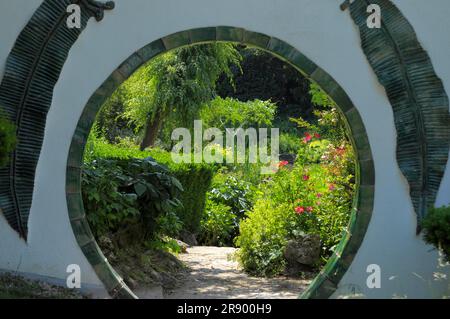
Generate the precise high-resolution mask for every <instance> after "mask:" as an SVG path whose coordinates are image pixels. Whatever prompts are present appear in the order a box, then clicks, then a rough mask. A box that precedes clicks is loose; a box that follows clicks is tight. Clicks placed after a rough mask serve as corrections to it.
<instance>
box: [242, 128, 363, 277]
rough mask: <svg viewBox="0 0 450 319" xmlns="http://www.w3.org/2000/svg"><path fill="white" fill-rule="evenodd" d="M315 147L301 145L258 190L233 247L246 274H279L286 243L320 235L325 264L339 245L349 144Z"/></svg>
mask: <svg viewBox="0 0 450 319" xmlns="http://www.w3.org/2000/svg"><path fill="white" fill-rule="evenodd" d="M311 136H312V135H311ZM314 142H319V137H316V138H315V140H313V139H310V138H308V140H307V142H306V143H303V144H301V145H302V150H301V152H299V153H300V154H301V156H299V158H298V160H297V161H296V163H295V165H294V166H293V167H289V166H288V165H287V163H284V162H281V163H280V169H279V171H278V172H277V173H276V174H275V175H274V176H272V177H271V179H269V180H267V181H265V182H263V183H262V184H261V185H260V187H259V196H258V198H257V201H256V203H255V206H254V208H253V210H251V211H250V212H249V213H248V214H247V218H246V219H245V220H244V221H242V222H241V226H240V235H239V237H238V238H237V241H236V243H237V245H238V246H239V247H240V248H241V249H240V251H239V253H238V254H239V260H240V262H241V264H242V266H243V267H244V269H245V270H246V271H248V272H250V273H253V274H255V275H263V276H267V275H275V274H278V273H280V272H281V271H282V270H283V267H284V262H285V261H284V258H283V250H284V247H285V243H286V242H287V241H288V240H290V239H295V238H298V237H300V236H301V235H303V234H305V233H314V234H319V235H320V238H321V245H322V253H321V256H322V260H323V262H325V261H326V259H327V258H328V257H329V256H330V255H331V254H332V253H333V250H334V248H335V247H336V245H337V244H338V243H339V241H340V239H341V236H342V232H343V230H344V229H345V227H346V226H347V224H348V220H349V217H350V213H351V205H352V198H353V191H354V176H353V174H354V173H353V165H352V163H353V152H352V149H351V147H350V145H349V144H347V143H344V144H343V145H342V146H339V147H336V146H334V145H332V144H330V143H329V142H326V141H325V142H323V145H327V146H326V147H325V146H323V145H315V144H317V143H314ZM319 146H320V147H319ZM317 160H319V162H316V161H317ZM310 161H312V162H310ZM349 163H350V164H349ZM349 167H350V169H349Z"/></svg>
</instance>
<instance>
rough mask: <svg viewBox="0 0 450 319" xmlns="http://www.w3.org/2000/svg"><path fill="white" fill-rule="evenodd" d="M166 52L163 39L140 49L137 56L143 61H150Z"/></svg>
mask: <svg viewBox="0 0 450 319" xmlns="http://www.w3.org/2000/svg"><path fill="white" fill-rule="evenodd" d="M165 51H166V47H165V46H164V42H163V41H162V39H159V40H156V41H153V42H152V43H149V44H147V45H146V46H144V47H143V48H141V49H139V50H138V51H136V54H138V55H139V56H140V57H141V59H142V61H149V60H150V59H152V58H154V57H155V56H157V55H159V54H161V53H163V52H165Z"/></svg>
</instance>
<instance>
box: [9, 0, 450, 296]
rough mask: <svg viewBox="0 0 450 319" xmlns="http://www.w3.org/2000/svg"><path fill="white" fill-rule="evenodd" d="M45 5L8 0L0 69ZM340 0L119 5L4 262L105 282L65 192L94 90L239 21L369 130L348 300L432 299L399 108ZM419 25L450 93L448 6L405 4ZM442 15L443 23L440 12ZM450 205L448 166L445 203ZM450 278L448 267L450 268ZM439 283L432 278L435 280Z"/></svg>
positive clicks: (54, 123) (98, 35)
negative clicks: (116, 73) (369, 181)
mask: <svg viewBox="0 0 450 319" xmlns="http://www.w3.org/2000/svg"><path fill="white" fill-rule="evenodd" d="M40 2H41V1H39V0H0V18H1V19H0V41H1V42H0V76H1V75H2V72H3V69H4V64H5V61H6V58H7V55H8V52H9V50H10V49H11V47H12V45H13V43H14V40H15V38H16V37H17V35H18V33H19V32H20V31H21V29H22V28H23V27H24V25H25V24H26V22H27V21H28V20H29V18H30V17H31V15H32V12H34V10H35V9H36V8H37V6H38V5H39V4H40ZM341 2H342V0H245V1H241V0H228V1H222V0H189V1H185V0H152V1H149V0H116V8H115V9H114V10H113V11H111V12H106V14H105V19H104V20H103V21H102V22H100V23H97V22H95V20H94V19H91V21H90V22H89V25H88V27H87V29H86V30H85V31H84V32H83V33H82V35H81V36H80V38H79V40H78V41H77V42H76V43H75V45H74V47H73V48H72V50H71V52H70V55H69V58H68V60H67V63H66V64H65V66H64V68H63V71H62V74H61V78H60V80H59V81H58V83H57V85H56V88H55V92H54V99H53V103H52V106H51V108H50V111H49V114H48V120H47V127H46V132H45V140H44V145H43V149H42V154H41V158H40V160H39V163H38V168H37V174H36V185H35V192H34V199H33V205H32V208H31V215H30V221H29V242H28V244H25V243H24V242H23V241H21V240H20V239H19V238H18V236H17V235H16V234H15V233H14V232H13V231H12V230H10V228H9V226H8V225H7V223H6V221H5V220H4V218H3V217H0V269H10V270H18V271H22V272H28V273H37V274H39V275H44V276H51V277H56V278H65V276H66V273H65V270H66V267H67V265H68V264H73V263H76V264H79V265H80V266H81V267H82V270H83V278H82V279H83V282H84V283H86V284H94V285H99V284H100V282H99V280H98V278H97V276H96V275H95V273H94V272H93V270H92V267H91V266H90V265H89V263H88V262H87V260H86V259H85V257H84V256H83V254H82V253H81V251H80V249H79V248H78V246H77V243H76V241H75V238H74V236H73V233H72V230H71V227H70V223H69V219H68V213H67V205H66V198H65V171H66V162H67V156H68V150H69V146H70V142H71V139H72V135H73V132H74V130H75V127H76V124H77V121H78V119H79V117H80V115H81V112H82V109H83V107H84V106H85V104H86V102H87V100H88V99H89V97H90V95H91V94H92V93H93V92H94V91H95V90H96V89H97V88H98V87H99V86H100V85H101V83H102V82H103V81H104V80H105V79H106V78H107V77H108V76H109V75H110V74H111V72H112V71H113V70H114V69H115V68H116V67H117V66H119V65H120V64H121V62H123V61H124V60H125V59H126V58H127V57H128V56H129V55H131V54H132V53H133V52H134V51H136V50H137V49H139V48H141V47H143V46H144V45H146V44H148V43H150V42H152V41H153V40H155V39H158V38H160V37H163V36H166V35H169V34H172V33H175V32H178V31H183V30H187V29H192V28H198V27H208V26H219V25H226V26H235V27H243V28H246V29H248V30H251V31H256V32H261V33H265V34H267V35H270V36H275V37H278V38H280V39H282V40H284V41H285V42H287V43H290V44H291V45H293V46H294V47H296V48H297V49H298V50H300V51H301V52H302V53H303V54H305V55H306V56H308V57H309V58H310V59H311V60H312V61H314V62H315V63H316V64H317V65H319V66H320V67H322V68H323V69H324V70H326V71H327V72H328V73H329V74H330V75H331V76H333V77H334V78H335V79H336V80H337V82H338V83H339V84H340V85H341V86H342V87H343V88H344V90H346V92H347V93H348V95H349V96H350V98H351V99H352V101H353V103H354V104H355V105H356V107H357V108H358V110H359V112H360V113H361V116H362V118H363V121H364V124H365V125H366V129H367V133H368V136H369V140H370V143H371V146H372V152H373V156H374V160H375V170H376V189H375V207H374V214H373V218H372V221H371V224H370V226H369V229H368V232H367V234H366V238H365V240H364V243H363V245H362V246H361V249H360V251H359V252H358V254H357V256H356V259H355V261H354V263H353V264H352V266H351V268H350V270H349V271H348V272H347V274H346V275H345V276H344V278H343V280H342V282H341V284H340V289H339V291H338V292H337V293H336V294H335V295H334V296H335V297H338V296H339V295H340V294H342V293H347V292H348V291H349V290H351V289H350V288H352V287H353V288H354V289H356V290H357V291H360V292H361V293H363V294H364V295H366V296H367V297H369V298H379V297H388V298H389V297H392V296H394V295H398V296H407V297H434V296H438V295H439V294H441V295H442V293H443V291H444V289H445V288H446V284H448V283H447V282H444V283H441V284H440V285H439V284H436V283H434V282H433V281H432V274H433V272H434V271H436V265H437V254H436V252H434V251H432V247H430V246H426V245H425V244H424V243H423V241H422V240H421V239H420V238H419V237H417V236H416V235H415V229H416V221H415V213H414V211H413V208H412V205H411V201H410V198H409V194H408V186H407V183H406V181H405V179H404V178H403V177H402V175H401V173H400V170H399V168H398V166H397V162H396V157H395V147H396V144H395V141H396V132H395V127H394V120H393V114H392V108H391V106H390V104H389V101H388V100H387V97H386V94H385V92H384V88H383V87H382V86H380V84H379V83H378V81H377V79H376V77H375V75H374V73H373V71H372V69H371V67H370V66H369V64H368V62H367V60H366V57H365V56H364V54H363V52H362V50H361V47H360V38H359V33H358V30H357V28H356V27H355V25H354V23H353V21H352V20H351V18H350V16H349V13H348V12H342V11H340V9H339V5H340V4H341ZM394 2H395V3H396V4H398V5H399V7H400V9H401V10H402V11H403V13H404V14H405V15H406V17H407V18H408V19H409V20H410V22H411V23H412V24H413V25H414V27H415V28H416V31H417V33H418V37H419V39H420V40H421V42H422V43H423V45H424V47H425V48H426V49H427V50H428V52H429V54H430V56H431V57H432V60H433V63H434V65H435V67H436V69H437V73H438V75H439V76H440V77H441V78H442V79H443V81H444V84H445V87H446V89H447V92H450V62H448V56H450V41H447V42H445V41H442V40H441V39H442V38H445V37H446V35H447V31H448V30H449V29H450V20H448V19H446V17H445V12H450V2H449V1H446V0H430V1H428V2H427V5H424V4H423V2H422V1H420V0H396V1H394ZM437 17H441V19H437ZM438 203H439V204H447V203H450V172H449V170H447V174H446V176H445V181H444V183H443V186H442V189H441V191H440V193H439V198H438ZM372 263H375V264H378V265H380V266H381V269H382V287H381V289H368V288H367V287H366V285H365V282H366V278H367V273H366V267H367V265H368V264H372ZM447 273H448V270H447ZM430 284H433V286H432V287H430Z"/></svg>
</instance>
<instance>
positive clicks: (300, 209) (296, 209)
mask: <svg viewBox="0 0 450 319" xmlns="http://www.w3.org/2000/svg"><path fill="white" fill-rule="evenodd" d="M295 212H296V213H297V214H298V215H301V214H303V213H304V212H305V208H304V207H303V206H298V207H295Z"/></svg>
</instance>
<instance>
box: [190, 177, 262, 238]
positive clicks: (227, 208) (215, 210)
mask: <svg viewBox="0 0 450 319" xmlns="http://www.w3.org/2000/svg"><path fill="white" fill-rule="evenodd" d="M254 192H255V190H254V186H253V185H252V184H250V183H248V182H246V181H243V180H240V179H238V178H236V177H235V176H233V175H231V174H229V173H228V172H227V170H226V169H223V170H222V171H220V172H219V173H217V174H216V175H215V176H214V179H213V185H212V187H211V189H210V190H209V191H208V193H207V201H206V202H207V205H206V209H205V213H204V215H203V218H202V221H201V225H202V227H201V233H200V237H199V240H200V243H202V244H205V245H208V246H209V245H214V244H217V245H219V246H233V239H234V238H235V237H236V236H237V235H238V234H239V223H240V221H241V219H242V218H243V217H244V215H245V212H246V211H248V210H250V209H252V207H253V200H254Z"/></svg>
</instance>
